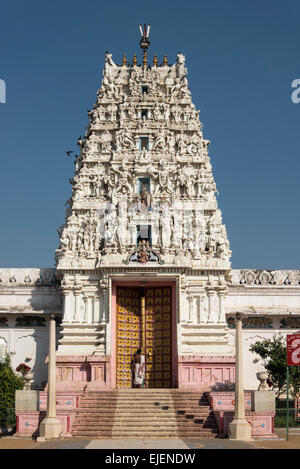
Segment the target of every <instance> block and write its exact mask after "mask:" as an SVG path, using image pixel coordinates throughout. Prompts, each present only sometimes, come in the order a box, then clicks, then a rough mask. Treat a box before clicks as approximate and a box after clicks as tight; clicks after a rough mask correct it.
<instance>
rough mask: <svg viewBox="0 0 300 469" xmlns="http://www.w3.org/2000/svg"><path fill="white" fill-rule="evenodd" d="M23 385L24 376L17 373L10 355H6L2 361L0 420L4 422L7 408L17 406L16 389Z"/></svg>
mask: <svg viewBox="0 0 300 469" xmlns="http://www.w3.org/2000/svg"><path fill="white" fill-rule="evenodd" d="M23 387H24V378H22V377H19V376H17V375H16V374H15V372H14V370H13V369H12V367H11V362H10V356H9V355H7V354H6V355H4V357H3V359H2V360H1V361H0V420H1V421H2V422H3V423H5V416H6V415H7V410H8V409H14V407H15V391H16V390H17V389H23Z"/></svg>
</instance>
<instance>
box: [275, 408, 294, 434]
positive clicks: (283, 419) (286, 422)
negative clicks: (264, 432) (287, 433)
mask: <svg viewBox="0 0 300 469" xmlns="http://www.w3.org/2000/svg"><path fill="white" fill-rule="evenodd" d="M274 427H275V428H287V427H288V428H295V427H297V428H299V429H300V408H290V409H289V410H288V411H287V409H284V408H282V409H278V408H276V410H275V417H274Z"/></svg>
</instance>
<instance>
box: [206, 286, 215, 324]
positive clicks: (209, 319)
mask: <svg viewBox="0 0 300 469" xmlns="http://www.w3.org/2000/svg"><path fill="white" fill-rule="evenodd" d="M214 296H215V290H208V291H207V297H208V317H207V322H208V323H209V324H213V323H214V322H215V321H214V311H213V307H214V305H213V301H212V299H213V297H214Z"/></svg>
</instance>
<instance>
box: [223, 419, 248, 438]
mask: <svg viewBox="0 0 300 469" xmlns="http://www.w3.org/2000/svg"><path fill="white" fill-rule="evenodd" d="M228 437H229V440H245V441H249V440H252V438H251V425H250V424H249V423H248V422H247V421H246V420H244V419H234V420H233V421H232V422H231V423H230V424H229V427H228Z"/></svg>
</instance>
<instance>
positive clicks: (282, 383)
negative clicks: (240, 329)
mask: <svg viewBox="0 0 300 469" xmlns="http://www.w3.org/2000/svg"><path fill="white" fill-rule="evenodd" d="M250 351H251V352H255V353H257V355H259V356H260V357H261V358H262V360H263V363H264V367H265V369H266V370H267V371H268V372H269V375H270V380H271V381H272V383H273V388H274V390H275V392H276V395H277V397H278V396H279V395H280V394H282V393H284V392H285V391H286V366H287V365H286V338H285V336H282V335H281V334H277V335H274V336H273V338H272V339H264V340H262V341H257V342H255V343H254V344H252V345H251V346H250ZM289 376H290V390H289V392H290V394H291V395H292V396H294V397H295V398H297V399H298V397H299V390H300V369H299V367H298V366H290V370H289Z"/></svg>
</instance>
